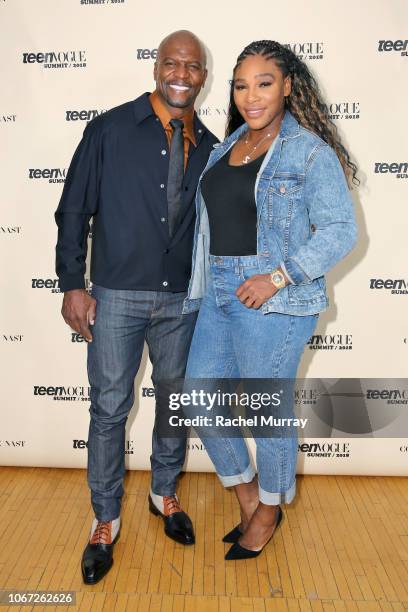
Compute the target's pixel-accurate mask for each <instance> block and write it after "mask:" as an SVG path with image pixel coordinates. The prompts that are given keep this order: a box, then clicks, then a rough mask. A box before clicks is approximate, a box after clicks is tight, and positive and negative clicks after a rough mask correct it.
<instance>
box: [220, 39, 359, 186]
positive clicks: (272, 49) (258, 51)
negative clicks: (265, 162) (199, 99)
mask: <svg viewBox="0 0 408 612" xmlns="http://www.w3.org/2000/svg"><path fill="white" fill-rule="evenodd" d="M250 55H262V56H263V57H265V59H267V60H269V59H273V60H274V61H275V63H276V65H277V66H278V68H279V69H280V71H281V72H282V75H283V78H285V77H287V76H289V77H290V80H291V85H292V88H291V93H290V95H289V96H287V97H285V108H286V109H287V110H289V111H290V112H291V113H292V115H293V116H294V117H295V119H296V120H297V121H298V123H300V125H302V126H303V127H304V128H306V129H308V130H310V131H311V132H314V133H315V134H317V135H318V136H320V138H321V139H322V140H324V141H325V142H326V143H327V144H328V145H330V146H331V147H332V148H333V149H334V151H335V152H336V155H337V157H338V158H339V161H340V163H341V165H342V167H343V170H344V173H345V175H346V177H347V179H348V180H349V181H350V180H352V182H353V183H355V184H359V183H360V181H359V179H358V178H357V166H356V164H355V163H354V162H352V161H351V159H350V155H349V153H348V151H347V149H346V148H345V147H344V145H343V144H342V143H341V140H340V136H339V134H338V130H337V127H336V125H335V124H334V122H333V121H332V120H331V119H330V117H329V112H328V109H327V106H326V105H325V104H324V102H323V100H322V97H321V94H320V91H319V86H318V84H317V82H316V80H315V78H314V77H313V75H312V74H311V72H310V71H309V69H308V67H307V66H306V64H305V62H303V61H302V60H300V59H299V58H298V57H297V55H296V54H295V53H293V51H291V50H290V49H289V48H287V47H285V46H284V45H281V44H280V43H278V42H275V41H273V40H258V41H255V42H252V43H251V44H250V45H248V46H246V47H245V49H244V50H243V51H242V53H240V55H239V56H238V58H237V63H236V65H235V67H234V73H233V74H234V75H235V71H236V69H237V67H238V66H239V65H240V64H241V63H242V62H243V61H244V59H246V58H247V57H248V56H250ZM243 123H244V119H243V118H242V116H241V114H240V112H239V111H238V108H237V106H236V104H235V101H234V79H232V81H231V89H230V101H229V108H228V119H227V128H226V136H229V135H230V134H232V132H234V131H235V130H236V129H237V128H238V127H240V126H241V125H242V124H243Z"/></svg>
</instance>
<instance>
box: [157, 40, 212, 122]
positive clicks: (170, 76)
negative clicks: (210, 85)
mask: <svg viewBox="0 0 408 612" xmlns="http://www.w3.org/2000/svg"><path fill="white" fill-rule="evenodd" d="M206 78H207V69H206V53H205V48H204V45H203V43H202V42H201V40H200V39H199V38H198V37H197V36H196V35H195V34H193V33H192V32H189V31H188V30H178V31H177V32H172V34H169V35H168V36H166V38H165V39H164V40H162V42H161V43H160V45H159V48H158V50H157V58H156V62H155V64H154V80H155V81H156V91H157V93H158V94H159V96H160V97H161V99H162V101H163V102H164V103H165V104H166V106H167V108H168V110H169V111H170V113H171V115H172V117H174V118H178V117H181V116H183V114H184V113H186V112H187V111H188V110H191V109H192V108H193V107H194V102H195V100H196V98H197V96H198V94H199V93H200V89H201V88H202V87H204V84H205V80H206Z"/></svg>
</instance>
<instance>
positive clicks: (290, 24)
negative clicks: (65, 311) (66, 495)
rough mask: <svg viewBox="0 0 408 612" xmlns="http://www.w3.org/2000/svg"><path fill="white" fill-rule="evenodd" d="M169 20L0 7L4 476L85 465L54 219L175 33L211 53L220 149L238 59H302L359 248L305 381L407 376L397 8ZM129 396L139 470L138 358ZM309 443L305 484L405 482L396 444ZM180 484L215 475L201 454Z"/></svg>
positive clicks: (90, 10)
mask: <svg viewBox="0 0 408 612" xmlns="http://www.w3.org/2000/svg"><path fill="white" fill-rule="evenodd" d="M169 6H170V5H169V4H168V3H166V2H164V1H163V0H156V2H155V3H154V5H149V4H148V3H144V2H137V1H136V0H122V1H120V0H116V1H115V0H104V1H102V0H100V1H97V0H59V1H58V2H55V1H54V0H36V2H33V1H32V0H0V62H1V71H2V79H1V83H2V93H1V97H0V172H1V177H0V178H1V192H0V206H1V217H0V249H1V261H2V265H1V274H0V291H1V296H2V297H1V315H0V334H1V336H0V349H1V374H2V376H1V380H2V384H1V388H2V401H1V408H0V410H1V430H0V462H1V463H2V464H3V465H37V466H40V465H42V466H67V467H69V466H72V467H84V466H85V465H86V450H85V443H86V439H87V433H88V422H89V413H88V408H89V396H88V394H89V390H88V383H87V375H86V345H85V343H83V342H79V341H78V340H80V338H78V337H77V336H76V335H75V334H72V331H71V330H70V329H69V328H68V327H67V326H66V325H65V323H64V322H63V320H62V318H61V316H60V308H61V301H62V296H61V294H60V293H59V292H58V284H57V279H56V275H55V271H54V247H55V242H56V226H55V223H54V217H53V214H54V211H55V209H56V206H57V203H58V200H59V197H60V193H61V190H62V183H63V178H64V174H65V172H66V169H67V167H68V165H69V162H70V159H71V157H72V154H73V151H74V148H75V146H76V145H77V143H78V141H79V139H80V137H81V135H82V132H83V130H84V128H85V125H86V122H87V120H89V119H90V118H92V117H93V116H95V115H96V114H97V113H100V112H103V111H105V110H107V109H109V108H111V107H113V106H116V105H118V104H120V103H122V102H124V101H127V100H130V99H134V98H135V97H137V96H138V95H139V94H141V93H142V92H144V91H151V90H152V89H153V88H154V82H153V78H152V72H153V62H154V59H153V58H154V53H155V49H156V48H157V45H158V43H159V42H160V40H161V39H162V38H163V37H164V36H165V35H167V34H168V33H170V32H171V31H173V30H176V29H180V28H187V29H191V30H192V31H194V32H195V33H196V34H197V35H198V36H200V37H201V38H202V40H203V41H204V42H205V44H206V46H207V48H208V50H209V58H210V63H209V72H210V77H209V79H208V83H207V87H206V90H205V92H203V94H202V95H201V96H200V99H199V104H198V106H197V109H198V111H199V113H200V116H201V118H202V119H203V121H204V122H205V123H206V124H207V125H208V127H209V128H210V129H211V130H212V131H214V132H215V133H216V134H217V135H218V136H219V137H222V135H223V131H224V126H225V112H226V105H227V92H228V79H229V78H230V77H231V71H232V67H233V65H234V63H235V59H236V56H237V55H238V53H239V52H240V51H241V50H242V49H243V47H244V46H245V45H246V44H248V43H249V42H251V41H252V40H258V39H263V38H272V39H275V40H278V41H280V42H282V43H286V44H290V45H291V47H292V48H293V49H294V51H295V52H296V53H298V54H299V55H301V56H302V57H303V58H304V59H306V61H307V62H308V64H309V66H310V67H311V69H312V71H313V72H314V73H315V75H316V76H317V77H318V79H319V81H320V83H321V85H322V89H323V91H324V93H325V94H326V97H327V101H328V103H329V105H330V110H331V112H332V114H333V115H334V116H335V121H336V123H337V125H338V127H339V130H340V132H341V134H342V135H343V137H344V140H345V142H346V143H347V146H348V147H349V148H350V150H351V151H352V153H353V155H354V157H355V159H356V160H357V163H358V165H359V167H360V169H361V176H362V178H363V184H362V186H361V188H360V189H359V190H358V191H355V192H354V199H355V205H356V211H357V217H358V221H359V227H360V239H359V245H358V247H357V248H356V249H355V250H354V252H353V253H352V254H351V255H350V256H349V257H348V258H347V259H346V260H345V261H344V262H342V263H341V264H340V265H339V266H338V267H337V268H336V269H335V270H334V271H333V272H332V273H331V274H329V276H328V286H329V295H330V301H331V307H330V309H329V310H328V311H327V312H325V313H324V314H323V315H322V316H321V317H320V321H319V325H318V329H317V331H316V336H319V337H317V338H314V339H312V343H311V344H310V345H309V346H308V347H307V349H306V351H305V355H304V359H303V361H302V365H301V370H300V373H299V375H300V376H308V377H334V376H335V377H336V378H340V377H370V378H380V377H381V378H382V379H385V378H387V377H388V378H404V377H406V375H407V366H406V363H407V351H408V345H407V336H408V326H407V323H406V312H407V309H406V303H407V288H406V279H407V273H406V265H407V255H408V241H407V237H406V234H407V224H406V219H407V213H406V205H407V188H408V180H407V179H408V167H407V166H408V154H407V139H406V100H407V93H408V84H407V80H406V71H407V65H408V57H407V56H408V41H407V40H406V39H407V28H406V23H407V14H406V2H405V0H390V1H385V0H364V1H361V2H358V3H356V2H354V1H353V2H352V1H351V0H344V1H343V2H337V3H330V4H328V3H327V2H326V1H325V0H312V1H311V2H308V3H305V2H303V1H301V0H292V2H290V3H278V4H276V3H271V2H270V1H269V0H258V2H257V3H256V4H255V5H248V3H247V2H244V1H243V0H235V1H234V2H229V1H225V2H214V1H212V0H209V1H207V2H206V3H204V4H201V5H199V4H192V5H185V6H183V8H182V10H181V9H180V10H179V11H178V9H177V7H175V8H172V9H171V10H170V8H169ZM178 12H179V14H180V16H178ZM395 290H400V291H401V292H400V293H395ZM393 291H394V292H393ZM322 347H325V348H322ZM136 384H137V393H136V402H135V406H134V409H133V410H132V413H131V416H130V418H129V423H128V428H127V431H128V434H127V438H128V442H127V458H128V461H127V463H128V466H129V467H130V468H131V469H133V468H135V469H137V468H142V469H145V468H148V467H149V460H148V458H149V454H150V431H151V426H152V419H153V406H154V404H153V402H154V399H153V398H152V397H149V396H148V395H149V393H150V389H151V387H152V384H151V381H150V364H149V363H148V360H147V357H145V358H144V360H143V367H142V369H141V371H140V373H139V375H138V378H137V381H136ZM60 387H63V390H62V391H59V390H58V391H56V390H55V388H60ZM383 388H384V389H386V388H388V387H387V385H385V386H384V385H383V387H381V389H383ZM55 393H57V394H58V395H55ZM61 394H62V395H61ZM384 410H387V403H386V402H385V401H384ZM309 442H310V441H309ZM316 442H318V443H319V444H321V445H322V447H321V448H320V451H319V450H318V452H321V453H323V455H324V454H327V453H328V454H329V455H330V456H311V455H312V454H313V453H312V452H309V451H307V450H305V449H306V447H302V446H300V447H299V471H300V472H306V473H356V474H407V473H408V469H407V463H408V452H407V451H408V446H407V442H408V431H404V430H402V431H401V438H400V439H397V438H393V439H391V438H388V439H384V438H383V439H375V440H369V439H367V440H358V439H355V438H353V439H351V440H344V439H343V440H340V441H339V443H340V446H339V447H338V448H335V447H333V446H332V447H329V446H327V445H328V444H329V443H330V440H329V439H325V440H322V439H321V440H316ZM324 445H326V446H324ZM302 449H303V450H302ZM187 469H191V470H212V465H211V463H210V462H209V460H208V458H207V456H206V454H205V451H204V450H203V448H202V446H201V444H200V443H199V441H198V440H192V442H191V445H190V450H189V455H188V462H187Z"/></svg>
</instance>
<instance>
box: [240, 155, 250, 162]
mask: <svg viewBox="0 0 408 612" xmlns="http://www.w3.org/2000/svg"><path fill="white" fill-rule="evenodd" d="M250 159H251V158H250V156H249V155H245V157H244V159H243V160H242V163H243V164H247V163H248V162H249V161H250Z"/></svg>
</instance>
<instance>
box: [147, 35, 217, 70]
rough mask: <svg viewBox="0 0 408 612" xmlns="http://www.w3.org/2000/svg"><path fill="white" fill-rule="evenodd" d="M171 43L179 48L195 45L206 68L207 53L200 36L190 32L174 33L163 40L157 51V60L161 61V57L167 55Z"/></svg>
mask: <svg viewBox="0 0 408 612" xmlns="http://www.w3.org/2000/svg"><path fill="white" fill-rule="evenodd" d="M169 43H170V44H171V45H174V44H175V45H176V46H177V47H180V46H181V47H183V46H185V45H188V46H190V45H195V46H196V47H197V49H198V50H199V53H200V56H201V61H202V65H203V68H205V67H206V65H207V53H206V50H205V47H204V45H203V43H202V42H201V40H200V39H199V38H198V36H196V35H195V34H194V33H193V32H190V30H177V31H176V32H172V33H171V34H169V35H168V36H166V37H165V38H163V40H162V41H161V43H160V45H159V47H158V49H157V59H159V57H160V56H163V55H165V54H166V48H167V46H168V44H169Z"/></svg>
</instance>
